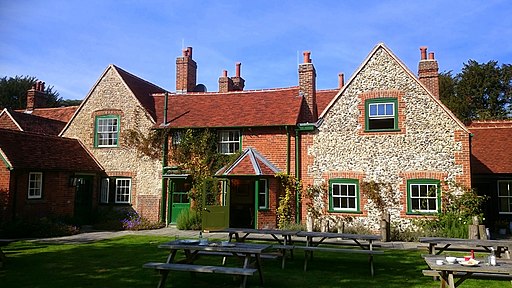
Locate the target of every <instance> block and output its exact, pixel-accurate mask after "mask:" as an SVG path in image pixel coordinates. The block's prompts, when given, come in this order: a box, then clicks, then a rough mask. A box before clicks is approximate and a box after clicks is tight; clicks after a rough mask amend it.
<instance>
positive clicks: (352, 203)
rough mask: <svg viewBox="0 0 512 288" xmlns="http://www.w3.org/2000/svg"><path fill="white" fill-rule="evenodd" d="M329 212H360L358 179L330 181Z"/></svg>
mask: <svg viewBox="0 0 512 288" xmlns="http://www.w3.org/2000/svg"><path fill="white" fill-rule="evenodd" d="M329 210H331V211H334V212H359V181H358V180H357V179H331V180H329Z"/></svg>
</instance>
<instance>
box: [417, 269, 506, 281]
mask: <svg viewBox="0 0 512 288" xmlns="http://www.w3.org/2000/svg"><path fill="white" fill-rule="evenodd" d="M422 272H423V275H425V276H433V277H435V279H440V278H439V277H440V276H441V275H439V272H438V271H436V270H422ZM465 275H466V273H461V272H455V273H453V277H456V278H462V277H464V276H465ZM471 278H479V279H503V280H512V275H506V274H486V273H473V274H471Z"/></svg>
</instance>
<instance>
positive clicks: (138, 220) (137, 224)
mask: <svg viewBox="0 0 512 288" xmlns="http://www.w3.org/2000/svg"><path fill="white" fill-rule="evenodd" d="M121 223H122V225H123V229H124V230H133V231H138V230H151V229H158V228H162V227H165V224H163V223H159V222H156V223H153V222H151V221H149V220H148V219H146V218H144V217H142V216H140V215H139V214H137V213H136V212H130V213H128V214H127V215H126V218H124V219H122V220H121Z"/></svg>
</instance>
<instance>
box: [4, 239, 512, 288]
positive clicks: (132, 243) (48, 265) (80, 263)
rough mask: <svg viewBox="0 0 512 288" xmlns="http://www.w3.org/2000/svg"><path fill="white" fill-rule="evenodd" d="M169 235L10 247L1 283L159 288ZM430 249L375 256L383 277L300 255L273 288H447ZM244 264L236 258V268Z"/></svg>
mask: <svg viewBox="0 0 512 288" xmlns="http://www.w3.org/2000/svg"><path fill="white" fill-rule="evenodd" d="M169 240H170V238H166V237H152V236H125V237H120V238H115V239H111V240H105V241H99V242H95V243H91V244H42V243H35V242H26V241H20V242H15V243H11V244H9V245H8V246H5V247H2V250H3V251H4V252H5V254H6V255H7V263H6V264H5V265H4V267H3V268H0V286H1V287H3V288H9V287H30V288H45V287H52V288H54V287H58V288H63V287H113V288H115V287H122V288H127V287H156V286H157V283H158V280H159V275H158V273H157V272H155V271H153V270H151V269H143V268H142V264H144V263H146V262H151V261H165V259H166V256H167V253H166V251H165V250H162V249H158V245H159V244H160V243H163V242H166V241H169ZM421 253H425V252H424V251H405V250H385V253H384V254H383V255H376V256H375V268H376V271H375V277H374V278H371V276H370V271H369V266H368V259H367V257H366V255H359V254H353V255H349V254H344V253H334V254H333V253H330V254H329V253H315V258H314V259H313V261H312V262H311V263H309V264H308V271H307V272H303V270H302V269H303V265H304V255H303V253H300V252H299V251H296V252H295V258H294V259H293V260H288V261H287V264H286V268H285V269H284V270H282V269H281V262H280V261H276V260H264V261H263V273H264V277H265V281H266V285H265V287H276V288H277V287H279V288H284V287H319V288H322V287H325V288H330V287H401V288H402V287H439V282H436V281H433V280H432V277H426V276H423V274H422V272H421V270H422V269H427V266H426V264H425V262H424V261H423V259H422V258H421ZM216 261H218V263H219V265H220V261H221V258H220V257H215V256H209V257H203V258H201V259H199V260H198V263H208V264H214V263H215V262H216ZM230 264H233V265H235V264H237V260H236V259H228V265H230ZM248 284H249V285H248V286H249V287H259V281H258V277H257V276H254V277H249V281H248ZM238 285H239V282H238V280H237V279H234V277H232V276H229V275H221V274H196V275H195V276H191V274H190V273H185V272H175V273H172V272H171V274H170V277H169V279H168V281H167V286H166V287H208V288H210V287H238ZM507 285H508V286H510V282H508V281H483V280H474V279H470V280H466V282H464V283H463V284H462V286H461V287H491V288H492V287H504V286H505V287H508V286H507Z"/></svg>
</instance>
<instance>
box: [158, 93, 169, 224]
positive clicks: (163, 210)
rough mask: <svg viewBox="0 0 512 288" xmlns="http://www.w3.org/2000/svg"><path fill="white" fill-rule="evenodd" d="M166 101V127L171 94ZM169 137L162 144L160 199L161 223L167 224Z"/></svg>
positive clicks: (167, 95) (166, 97)
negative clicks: (166, 173)
mask: <svg viewBox="0 0 512 288" xmlns="http://www.w3.org/2000/svg"><path fill="white" fill-rule="evenodd" d="M164 99H165V101H164V103H165V104H164V123H163V125H164V127H165V125H167V103H168V101H169V93H167V92H165V98H164ZM168 142H169V135H168V134H167V133H166V134H165V137H164V143H162V195H161V198H160V222H161V223H166V224H167V222H166V217H165V215H166V202H167V201H166V200H167V185H166V182H167V179H165V178H164V177H163V175H164V174H165V170H166V169H165V168H166V166H167V150H168Z"/></svg>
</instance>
